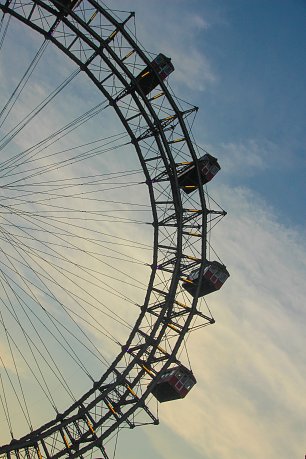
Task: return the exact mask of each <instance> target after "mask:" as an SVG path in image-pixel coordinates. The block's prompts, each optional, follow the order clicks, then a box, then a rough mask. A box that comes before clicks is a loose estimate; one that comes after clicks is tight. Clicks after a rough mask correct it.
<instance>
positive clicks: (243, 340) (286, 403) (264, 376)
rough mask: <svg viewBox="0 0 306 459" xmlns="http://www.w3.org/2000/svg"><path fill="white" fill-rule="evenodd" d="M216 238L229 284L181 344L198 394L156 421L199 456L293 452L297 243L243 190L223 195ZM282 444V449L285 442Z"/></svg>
mask: <svg viewBox="0 0 306 459" xmlns="http://www.w3.org/2000/svg"><path fill="white" fill-rule="evenodd" d="M221 193H222V195H223V201H225V204H226V205H227V207H230V208H231V217H230V218H229V219H228V220H227V222H226V233H224V225H223V226H222V225H221V226H222V229H221V230H220V232H219V231H218V229H216V232H215V233H216V239H217V243H216V245H217V247H218V251H219V252H220V253H222V257H223V258H224V259H225V261H226V264H227V266H228V268H229V270H230V272H231V278H230V279H229V281H228V282H227V284H225V286H224V288H223V290H222V291H220V292H219V293H218V295H210V298H209V303H210V305H211V307H212V310H213V312H214V315H215V317H216V319H217V324H216V325H215V326H213V327H209V328H206V329H204V330H203V333H200V332H197V333H196V334H195V335H194V336H193V337H191V338H190V343H189V346H190V355H191V361H192V368H193V370H194V371H195V374H196V377H197V378H198V386H196V388H195V389H194V391H193V392H192V393H191V394H190V396H189V397H188V398H186V399H185V400H184V401H183V402H180V403H177V404H175V403H173V404H169V405H168V406H165V408H164V409H163V418H164V419H165V420H166V422H167V424H168V425H169V426H171V428H172V429H174V430H175V431H176V432H177V434H179V435H180V436H183V437H184V438H185V440H186V441H188V442H191V444H192V445H193V446H194V447H195V448H196V449H197V450H198V452H199V453H200V452H201V453H202V455H203V457H218V458H220V459H229V458H233V457H237V455H238V456H239V457H244V458H246V459H255V458H257V457H259V456H260V455H262V454H264V456H265V457H269V458H271V459H274V458H275V459H276V458H277V459H279V458H282V459H285V458H287V457H298V456H299V455H301V454H302V453H303V449H302V448H303V446H304V445H303V438H304V433H303V428H302V426H305V423H306V415H305V413H306V402H305V397H304V393H305V377H306V365H305V359H304V356H303V349H305V345H306V339H305V333H304V332H303V324H304V323H305V320H306V312H305V308H304V307H303V304H304V298H305V295H306V288H305V283H304V279H305V275H306V265H305V261H304V260H305V255H306V250H305V242H303V241H302V240H301V239H300V236H299V235H298V234H297V233H295V232H294V231H293V230H291V229H290V228H286V227H284V226H283V225H282V224H281V223H280V222H278V221H277V220H276V218H275V216H274V215H273V213H272V211H271V209H270V208H269V207H265V206H264V203H263V202H262V201H261V200H260V199H259V198H258V197H257V196H256V195H254V194H253V193H251V192H250V191H248V192H247V191H245V190H244V191H242V190H239V189H231V188H228V187H223V188H222V190H220V194H221ZM288 438H290V441H288Z"/></svg>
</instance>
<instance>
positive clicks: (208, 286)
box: [183, 261, 229, 296]
mask: <svg viewBox="0 0 306 459" xmlns="http://www.w3.org/2000/svg"><path fill="white" fill-rule="evenodd" d="M206 263H207V265H206V266H205V268H204V272H203V277H202V279H199V271H200V269H195V270H194V271H191V273H190V274H189V275H188V276H187V279H185V282H183V288H184V289H185V290H187V292H189V293H190V295H192V296H195V294H196V291H197V288H198V285H199V284H200V291H199V296H204V295H208V294H209V293H212V292H215V291H216V290H219V289H220V288H221V287H222V285H223V284H224V282H225V281H226V279H227V278H228V277H229V272H228V271H227V269H226V267H225V266H224V265H222V264H221V263H219V262H218V261H207V262H206Z"/></svg>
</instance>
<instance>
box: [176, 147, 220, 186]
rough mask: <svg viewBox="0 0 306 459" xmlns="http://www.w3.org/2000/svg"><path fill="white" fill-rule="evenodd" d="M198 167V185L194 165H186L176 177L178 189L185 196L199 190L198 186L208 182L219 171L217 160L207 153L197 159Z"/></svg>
mask: <svg viewBox="0 0 306 459" xmlns="http://www.w3.org/2000/svg"><path fill="white" fill-rule="evenodd" d="M198 165H199V171H200V177H201V182H200V183H199V180H198V176H197V171H196V167H195V165H194V163H191V164H188V166H186V167H184V168H183V169H181V170H180V171H179V173H178V175H177V178H178V183H179V187H180V188H182V190H183V191H185V193H187V194H189V193H191V192H192V191H194V190H195V189H197V188H199V186H200V185H204V184H205V183H207V182H209V181H210V180H211V179H212V178H213V177H214V176H215V175H216V174H217V173H218V172H219V170H220V169H221V167H220V165H219V163H218V161H217V158H215V157H214V156H212V155H210V154H209V153H206V154H205V155H204V156H202V157H201V158H200V159H198Z"/></svg>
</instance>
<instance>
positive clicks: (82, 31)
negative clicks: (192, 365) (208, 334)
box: [0, 0, 214, 457]
mask: <svg viewBox="0 0 306 459" xmlns="http://www.w3.org/2000/svg"><path fill="white" fill-rule="evenodd" d="M10 3H13V2H2V4H0V9H2V10H3V11H4V12H6V13H8V14H11V15H12V16H14V17H15V18H17V19H19V20H20V21H22V22H24V23H25V24H26V25H27V26H29V27H31V28H32V29H34V30H36V31H37V32H38V33H40V34H43V35H45V36H46V32H47V31H46V30H44V29H43V28H40V27H39V26H38V23H37V21H36V22H35V21H34V19H33V18H34V17H35V15H34V14H32V15H31V17H30V18H27V17H26V13H27V10H26V8H24V9H23V12H20V11H21V10H20V8H19V9H18V8H16V2H15V7H14V5H13V6H12V8H11V5H10ZM17 4H18V2H17ZM27 4H29V5H31V6H32V7H33V9H34V11H35V8H37V9H38V7H39V8H40V11H41V12H43V13H46V14H48V17H49V19H50V18H51V22H53V23H55V22H56V20H57V15H58V11H57V10H56V8H55V7H54V6H51V5H50V2H47V1H41V0H37V1H31V2H27ZM86 4H87V5H89V6H90V7H91V8H93V9H94V10H95V11H96V12H97V13H96V14H99V15H101V16H102V17H103V18H106V19H107V20H108V21H109V23H111V24H112V25H113V27H114V31H116V33H118V34H121V35H122V37H123V38H124V39H125V40H126V42H127V43H129V45H130V47H131V50H132V51H133V52H134V53H136V54H137V56H138V59H139V60H140V61H141V62H142V63H143V65H144V66H147V65H150V59H149V57H147V56H146V54H145V53H144V52H143V50H142V49H141V48H140V47H139V46H138V44H137V43H136V42H135V40H134V39H133V37H131V36H130V34H129V32H128V31H127V29H126V28H125V24H123V25H122V24H120V23H119V22H118V21H117V19H116V18H115V17H113V16H112V15H111V13H110V12H109V11H108V10H106V9H105V8H104V7H102V6H101V5H100V4H98V3H97V2H96V1H94V0H88V1H87V2H86ZM14 8H15V9H14ZM40 14H41V13H40ZM61 21H62V22H63V23H64V26H65V27H66V28H67V29H69V30H70V31H72V32H73V33H74V34H75V37H76V39H79V40H83V41H84V42H85V43H86V44H87V45H88V46H91V50H92V53H93V54H92V55H91V57H92V56H93V55H95V57H94V58H93V60H94V59H101V60H102V61H103V63H104V64H106V65H107V66H108V68H109V69H110V72H111V73H112V74H114V75H115V76H116V78H118V80H119V81H120V82H121V84H122V88H123V90H124V89H127V88H129V87H130V84H131V82H135V75H133V74H132V73H131V72H130V70H129V69H128V67H127V66H126V65H125V63H124V62H122V61H121V62H120V61H119V58H118V56H116V55H115V53H114V51H113V50H112V49H111V48H110V46H109V43H107V42H106V41H107V40H106V41H104V40H102V38H101V37H99V35H98V34H97V32H96V30H93V29H91V27H90V26H89V25H87V24H86V23H85V21H84V20H83V18H82V17H81V15H80V14H79V13H78V10H76V11H74V12H71V14H70V15H69V16H67V17H62V18H61ZM48 39H49V40H50V41H51V42H52V43H53V44H54V45H55V46H57V47H58V48H59V49H61V50H62V51H63V52H64V53H65V55H66V56H68V57H69V58H70V59H72V60H73V61H74V62H75V63H76V64H77V65H78V66H79V67H80V68H81V69H82V71H83V72H85V73H86V74H87V76H88V77H89V78H90V79H91V80H92V81H93V83H94V84H95V85H96V86H97V87H98V88H99V90H100V91H102V92H103V94H104V96H106V97H107V98H108V100H109V103H110V105H112V107H113V109H114V110H115V111H116V113H117V115H118V117H119V119H120V121H121V122H122V123H123V125H124V127H125V129H126V131H127V132H128V133H129V135H130V138H131V142H132V143H133V144H134V147H135V150H136V153H137V155H138V157H139V159H140V162H141V165H142V168H143V171H144V175H145V177H146V181H147V185H148V190H149V195H150V199H151V204H152V212H153V216H154V222H153V227H154V233H155V242H154V247H153V263H152V274H151V278H150V281H149V285H148V291H147V295H146V300H145V303H144V305H142V307H141V312H140V315H139V318H138V320H137V322H136V324H135V327H134V329H133V331H132V333H131V335H130V336H129V338H128V340H127V342H126V343H124V345H123V348H122V351H121V352H120V353H119V354H118V356H117V358H116V359H115V360H114V362H113V363H112V365H111V366H110V368H109V369H108V371H107V372H106V373H105V374H104V375H102V377H101V379H100V380H99V381H97V382H96V383H95V385H94V387H93V388H92V389H91V390H89V391H88V392H87V393H86V394H84V396H83V397H81V398H80V399H79V400H78V401H77V402H76V403H75V404H73V405H72V406H70V407H69V408H68V409H67V410H66V411H65V412H64V413H62V414H61V415H60V416H59V417H58V418H57V419H54V420H53V421H50V422H49V423H48V424H46V425H44V426H41V427H40V428H38V429H36V430H35V431H34V432H31V433H30V434H29V435H27V436H25V437H23V438H22V439H20V440H18V441H17V442H16V443H12V444H10V445H7V446H4V447H2V448H1V449H0V454H4V453H5V454H9V455H12V456H13V455H15V454H17V451H18V452H19V454H24V455H27V454H29V451H32V450H33V452H34V453H33V452H32V453H31V454H34V455H35V456H37V455H38V456H39V454H42V455H43V456H44V454H46V455H47V452H48V446H47V444H48V438H49V437H50V436H52V435H53V436H54V435H56V434H58V433H59V432H61V433H63V432H68V431H69V432H70V435H71V436H72V435H73V434H72V432H75V430H73V428H72V426H75V425H76V424H77V423H79V422H80V423H82V431H81V434H78V435H75V438H74V439H73V442H71V445H69V448H68V445H66V446H65V443H64V442H63V448H62V449H61V450H59V451H57V452H56V453H55V454H52V457H62V456H65V455H69V456H70V457H78V456H80V455H83V454H85V453H86V452H87V451H89V450H90V449H91V448H93V447H94V446H97V447H101V448H103V446H102V442H103V439H104V438H106V437H107V436H108V435H109V434H110V433H111V432H113V431H114V430H115V429H116V428H117V427H118V425H119V424H121V423H124V422H126V420H127V419H128V418H129V416H130V415H131V414H132V413H133V412H134V411H135V410H136V409H138V408H139V407H143V408H144V407H145V405H144V401H145V399H146V398H147V397H148V396H149V394H150V392H151V388H150V387H148V388H147V389H146V390H144V391H143V393H142V394H141V396H140V397H138V396H136V394H135V392H134V390H133V388H135V386H136V385H137V384H138V382H139V380H140V379H141V378H142V377H143V376H147V375H148V374H150V373H152V375H151V376H152V377H154V376H155V375H156V374H158V373H159V372H160V371H163V370H165V369H166V368H167V367H168V366H169V365H171V363H173V362H174V361H175V360H176V354H177V351H178V349H179V347H180V345H181V344H182V342H183V340H184V336H185V335H186V333H187V332H188V331H189V329H190V324H191V322H192V320H193V318H194V316H195V315H196V314H197V313H198V310H197V295H196V296H195V298H193V299H192V300H191V301H190V304H189V305H188V307H189V309H188V310H187V311H186V313H185V314H182V315H181V316H180V320H181V323H180V327H175V325H174V324H173V321H172V315H171V314H173V317H175V316H174V313H175V311H176V310H177V308H181V306H180V305H179V304H176V297H177V295H178V293H177V292H178V290H179V285H180V281H181V276H182V269H181V264H182V260H183V259H184V264H185V265H186V266H187V267H186V268H185V269H186V271H187V270H188V269H190V267H192V266H194V265H197V266H200V269H201V270H202V271H203V269H204V265H203V264H202V263H201V260H204V259H205V258H206V231H207V219H208V213H209V211H208V209H207V207H206V203H205V196H204V192H203V189H202V188H201V187H200V188H199V189H198V190H197V191H196V192H197V193H198V199H199V202H200V205H201V208H200V209H198V212H197V213H195V217H193V216H192V215H191V214H190V210H189V209H185V208H184V204H183V202H182V198H181V190H180V189H179V186H178V182H177V163H176V159H175V158H174V155H173V151H172V146H171V145H172V143H169V140H168V139H167V134H166V127H167V126H168V124H166V122H165V121H164V120H163V119H162V120H161V119H159V117H158V115H157V114H156V113H155V111H154V107H153V106H152V103H151V102H152V101H150V98H149V97H146V96H143V95H140V94H139V93H136V92H133V93H132V94H131V97H132V98H133V103H134V104H135V106H136V107H138V108H139V116H141V117H142V119H144V120H146V122H147V130H148V133H150V135H152V136H153V137H154V139H155V141H156V145H157V146H158V151H159V153H160V157H159V158H158V159H156V160H155V159H154V158H145V157H143V155H142V150H141V141H142V139H139V138H137V137H136V135H135V133H134V132H133V129H134V128H133V126H131V125H130V124H129V121H128V120H126V119H125V117H124V114H123V110H122V109H121V107H120V104H121V101H120V100H118V101H114V99H113V98H112V97H110V95H109V94H108V93H107V91H106V90H105V89H104V88H103V86H102V84H101V83H100V82H98V81H97V80H96V77H95V76H94V74H93V72H92V71H91V70H90V63H89V64H88V63H84V62H82V61H81V60H80V59H77V57H76V56H74V55H73V54H72V52H71V50H68V49H65V48H64V46H63V43H62V42H61V41H60V39H59V38H58V37H56V33H55V34H54V35H50V34H49V36H48ZM97 43H98V44H97ZM104 52H107V53H108V55H107V56H106V55H105V54H104ZM91 62H92V61H91ZM114 63H116V65H118V67H119V69H117V68H116V67H115V65H114ZM160 88H161V90H162V92H163V95H164V97H166V98H167V100H168V104H169V106H171V107H172V109H173V117H174V118H172V120H174V121H176V123H177V124H176V129H180V131H181V133H182V139H183V142H184V144H185V146H186V147H185V148H186V150H188V153H189V155H190V161H195V160H196V158H197V155H196V152H195V148H194V145H193V143H192V141H191V138H190V135H189V132H188V127H187V126H186V124H185V121H184V117H185V116H186V113H183V112H181V110H180V109H179V107H178V106H177V104H176V102H175V100H174V98H173V96H172V95H171V93H170V91H169V89H168V88H167V86H166V85H165V84H164V83H163V82H162V81H160ZM186 150H185V151H186ZM161 160H162V162H163V165H164V170H163V171H162V172H160V173H159V176H158V175H156V169H157V168H154V167H152V164H153V163H154V161H161ZM159 170H160V169H159ZM198 175H199V171H198ZM159 180H160V183H161V182H163V183H166V185H165V186H167V187H168V188H167V190H169V189H171V193H172V202H169V203H167V204H162V206H164V208H165V207H166V206H168V207H169V209H174V212H173V211H170V210H169V211H168V213H169V216H168V217H167V218H168V219H167V218H162V217H161V214H162V213H161V212H160V206H161V204H159V203H158V202H157V199H156V198H155V194H154V193H155V191H154V187H155V186H156V184H157V183H159ZM165 214H166V211H165V210H163V215H165ZM193 218H194V219H196V222H197V225H198V227H199V230H200V231H201V238H200V240H201V248H200V251H199V253H198V257H194V259H193V260H192V259H190V260H188V259H186V255H185V254H184V248H185V246H186V243H185V241H184V238H186V239H187V238H188V240H189V239H190V237H191V236H190V235H189V234H188V236H185V235H184V233H188V231H189V230H188V228H189V226H190V222H193V221H194V220H193ZM168 224H169V225H172V227H174V228H176V235H177V236H176V247H173V246H172V247H171V250H169V247H168V248H167V249H163V248H162V247H160V245H161V244H159V231H160V229H161V228H162V227H163V226H165V225H168ZM174 254H175V255H174ZM169 266H170V268H169ZM164 268H166V271H167V272H168V271H169V269H170V270H172V272H170V274H171V281H170V282H168V285H169V289H168V291H167V292H164V291H163V292H161V291H160V289H159V288H158V285H159V283H158V282H159V279H158V272H159V270H163V269H164ZM156 285H157V286H156ZM152 298H153V300H152ZM159 303H160V305H159ZM152 304H153V306H154V308H155V309H156V308H157V309H158V308H159V313H158V314H156V315H157V317H155V315H154V314H153V315H152V311H153V308H152ZM155 309H154V311H155ZM146 314H150V317H151V318H152V317H154V318H155V319H156V321H155V322H154V324H153V325H152V327H151V330H150V334H148V333H144V331H143V330H142V328H141V327H142V323H143V320H144V318H145V317H146ZM204 317H205V319H206V320H207V323H213V322H214V320H213V318H212V317H206V316H204ZM171 326H172V328H171ZM169 327H170V328H171V330H172V331H174V332H175V333H176V338H175V344H174V345H172V352H171V354H168V353H164V351H163V350H162V344H163V341H164V340H165V337H166V334H167V332H168V331H169ZM175 328H176V329H175ZM163 353H164V358H161V354H163ZM127 354H128V356H127ZM126 360H127V365H126V364H125V363H124V366H125V369H124V370H122V367H123V365H122V362H125V361H126ZM144 363H145V365H144ZM135 368H136V370H135ZM135 373H136V374H135ZM131 375H132V376H131ZM117 390H119V395H118V394H117V395H116V398H115V399H116V405H117V406H119V407H120V406H121V405H120V404H121V403H122V402H126V401H129V402H130V405H131V407H130V408H129V409H127V410H126V411H125V412H124V413H123V414H122V415H120V416H114V413H112V412H111V410H110V411H109V413H108V414H107V416H105V418H106V419H109V418H111V417H113V418H114V423H113V424H112V426H110V427H109V428H108V429H107V430H106V431H104V432H103V433H101V434H100V433H99V429H100V426H101V425H102V423H103V422H104V418H103V419H100V420H94V422H92V421H93V419H92V416H91V414H90V413H91V410H92V409H93V407H94V406H96V405H97V404H98V403H107V401H108V400H109V403H111V401H113V399H114V395H113V394H114V393H115V391H117ZM97 394H100V395H99V396H98V395H97ZM125 406H128V405H125ZM125 406H124V407H125ZM151 420H153V422H155V423H157V422H158V420H157V419H156V418H155V417H154V416H153V415H151ZM100 422H101V424H100ZM86 425H87V428H86ZM84 426H85V427H84ZM90 426H91V427H90ZM86 429H87V430H86Z"/></svg>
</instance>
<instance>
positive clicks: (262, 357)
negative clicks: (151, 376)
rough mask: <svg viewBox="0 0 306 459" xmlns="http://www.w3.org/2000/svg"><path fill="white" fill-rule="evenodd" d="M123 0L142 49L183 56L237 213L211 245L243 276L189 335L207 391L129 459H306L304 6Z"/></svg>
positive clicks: (168, 407)
mask: <svg viewBox="0 0 306 459" xmlns="http://www.w3.org/2000/svg"><path fill="white" fill-rule="evenodd" d="M110 4H111V7H112V8H114V9H122V10H126V11H135V12H136V30H137V37H138V39H139V41H140V42H141V43H142V44H143V45H144V47H145V48H146V49H148V50H149V51H152V52H154V53H158V52H163V53H164V54H166V55H167V56H170V57H171V58H172V62H173V64H174V67H175V72H174V73H173V74H172V75H171V77H170V78H169V84H170V86H171V88H172V89H173V91H174V93H175V94H176V95H177V96H179V97H180V98H182V99H184V100H186V101H188V102H190V103H191V104H194V105H196V106H198V107H199V112H198V115H197V117H196V120H195V123H194V127H193V133H194V136H195V139H196V142H197V144H198V145H200V146H201V147H203V148H205V150H207V151H209V152H210V153H211V154H213V155H214V156H216V157H217V158H218V160H219V162H220V165H221V168H222V169H221V171H220V173H219V174H218V175H217V176H216V177H215V179H214V180H213V182H211V184H210V185H209V193H210V195H211V196H212V197H213V199H215V200H216V201H217V202H218V203H219V204H220V205H221V206H222V208H224V209H226V211H227V212H228V215H227V216H226V218H224V219H223V220H222V221H221V222H220V224H218V225H217V226H216V227H215V228H214V231H213V233H212V243H213V247H214V249H215V250H216V251H217V253H218V255H219V256H220V257H221V259H222V260H223V261H224V263H225V264H226V266H227V268H228V270H229V272H230V274H231V277H230V279H229V280H228V281H227V283H226V284H225V285H224V287H223V289H222V290H221V291H220V292H218V293H215V294H212V295H210V297H209V300H208V302H209V306H210V308H211V310H212V312H213V315H214V317H215V319H216V324H214V325H213V326H210V327H206V328H203V329H200V330H198V331H196V332H194V333H192V334H191V335H190V337H189V339H188V354H189V357H190V361H191V366H192V369H193V372H194V374H195V376H196V378H197V385H196V386H195V387H194V388H193V390H192V391H191V392H190V394H189V395H188V397H186V398H185V399H184V400H181V401H178V402H170V403H164V404H162V405H161V406H160V407H159V414H160V420H161V422H160V425H159V426H158V427H155V426H148V427H146V428H139V429H135V430H133V431H125V432H123V433H122V434H121V435H120V437H119V441H118V445H117V453H116V457H117V458H123V457H124V458H128V459H132V458H133V459H140V458H143V457H146V458H147V459H151V458H152V459H153V458H154V459H168V458H171V459H172V458H174V457H175V458H176V459H183V458H186V457H188V458H191V459H234V458H235V459H236V458H240V457H241V458H244V459H255V458H256V459H257V458H258V457H264V458H269V459H287V458H303V457H304V455H305V454H306V434H305V430H306V429H305V427H306V401H305V388H306V387H305V386H306V384H305V380H306V359H305V348H306V334H305V326H304V324H305V320H306V311H305V300H304V298H305V294H306V286H305V276H306V262H305V260H306V256H305V255H306V237H305V230H306V204H305V194H306V193H305V191H306V184H305V183H306V182H305V175H306V155H305V143H306V142H305V141H306V138H305V137H306V135H305V129H303V128H304V124H305V106H306V100H305V99H306V98H305V84H304V81H305V67H306V64H305V38H306V37H305V36H306V31H305V19H304V17H305V2H303V1H298V0H294V1H289V0H288V1H287V0H281V1H276V0H269V1H261V0H256V1H251V0H232V1H230V2H229V1H226V0H219V1H218V2H216V1H210V0H189V1H187V0H169V1H168V2H163V1H162V0H154V2H152V1H149V0H112V1H111V2H110ZM13 64H14V65H18V62H14V63H13ZM0 72H1V69H0ZM84 95H85V96H86V97H87V92H86V93H85V90H84ZM79 97H80V101H79V100H77V101H76V103H82V102H81V99H82V97H81V96H79ZM109 126H111V121H109Z"/></svg>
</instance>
